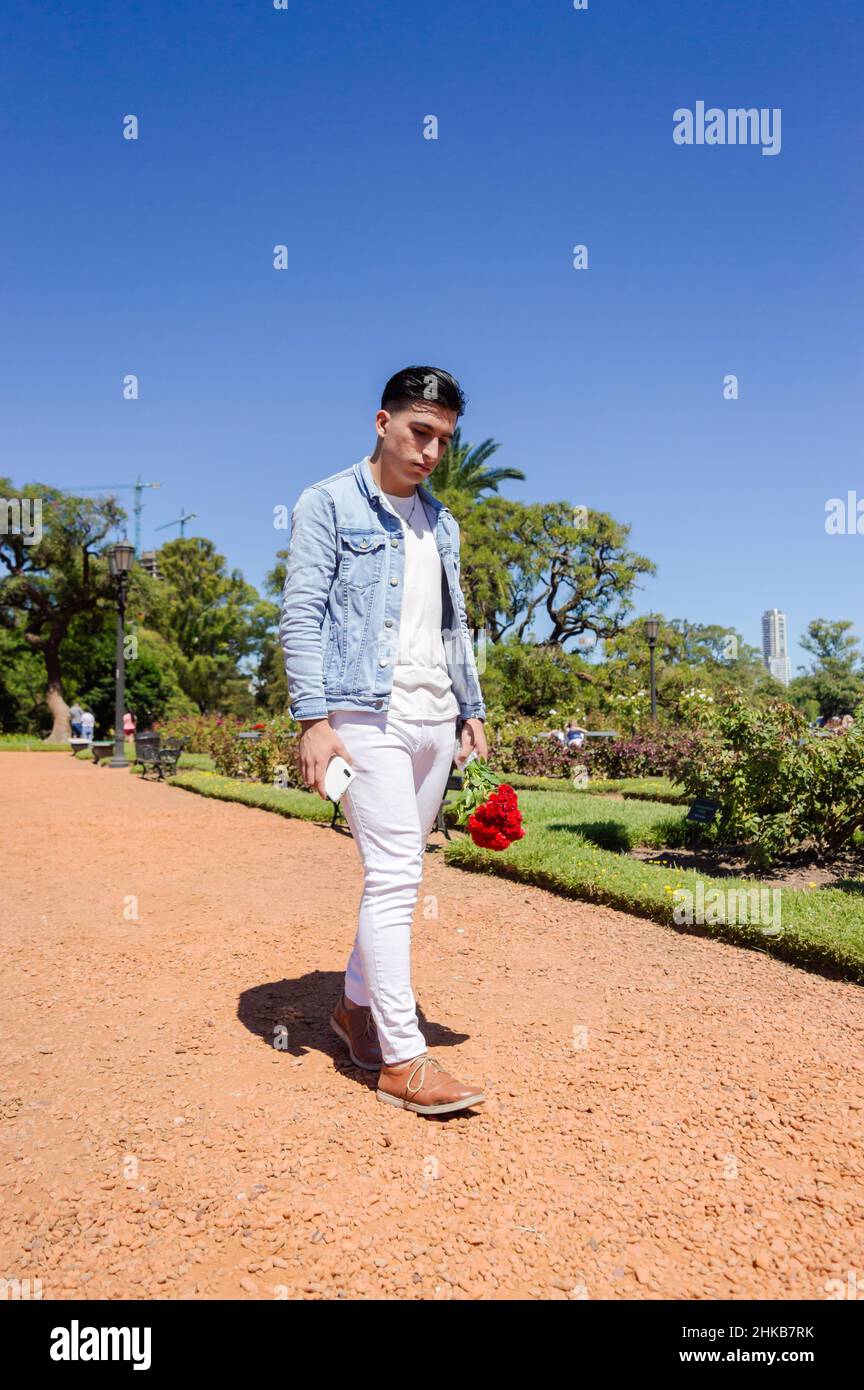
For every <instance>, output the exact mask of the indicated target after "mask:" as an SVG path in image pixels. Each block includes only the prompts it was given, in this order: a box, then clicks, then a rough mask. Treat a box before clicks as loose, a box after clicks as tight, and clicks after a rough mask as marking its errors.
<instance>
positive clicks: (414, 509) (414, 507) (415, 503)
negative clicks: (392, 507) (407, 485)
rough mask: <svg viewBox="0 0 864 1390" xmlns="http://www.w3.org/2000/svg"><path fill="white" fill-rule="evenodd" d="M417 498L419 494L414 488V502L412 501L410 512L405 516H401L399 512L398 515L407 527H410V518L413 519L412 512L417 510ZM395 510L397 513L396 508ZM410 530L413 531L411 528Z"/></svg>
mask: <svg viewBox="0 0 864 1390" xmlns="http://www.w3.org/2000/svg"><path fill="white" fill-rule="evenodd" d="M419 497H420V494H419V492H418V491H417V489H416V488H415V489H414V501H413V502H412V504H411V510H410V512H409V513H408V515H407V516H402V513H401V512H399V515H400V516H402V520H403V521H405V522H407V524H408V525H409V526H410V525H411V518H412V517H413V515H414V512H415V511H416V509H417V501H418V499H419ZM396 510H397V511H399V508H398V507H397V508H396ZM412 530H413V527H412Z"/></svg>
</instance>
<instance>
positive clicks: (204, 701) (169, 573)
mask: <svg viewBox="0 0 864 1390" xmlns="http://www.w3.org/2000/svg"><path fill="white" fill-rule="evenodd" d="M157 564H158V569H159V574H160V575H161V576H162V577H161V579H160V580H158V581H155V582H156V583H158V584H159V585H160V601H159V605H158V613H157V614H156V615H154V619H153V620H152V621H153V626H154V627H155V628H156V630H157V631H158V632H161V633H162V635H163V637H165V638H166V639H167V640H169V641H170V642H171V643H172V644H173V645H174V646H175V647H176V648H177V657H176V669H177V676H178V680H179V682H180V687H181V689H182V690H183V691H184V692H185V693H186V695H188V697H189V698H190V699H191V700H193V701H194V703H195V704H196V705H197V706H198V709H199V710H200V711H201V713H202V714H206V713H208V712H210V711H212V710H217V709H226V708H228V707H229V706H230V705H231V704H234V705H237V704H238V703H239V704H240V705H241V706H242V705H244V704H248V706H249V708H250V709H251V705H252V697H251V694H250V692H249V686H250V683H251V670H249V669H248V663H249V661H250V659H251V658H253V657H255V656H256V655H257V654H258V653H260V651H261V648H262V646H263V644H264V642H265V640H266V637H267V633H268V631H269V630H270V629H272V627H273V625H274V623H275V621H276V618H277V611H276V608H275V606H274V605H273V604H272V603H266V602H265V601H264V600H262V599H261V598H259V596H258V594H257V592H256V590H255V589H254V588H253V587H252V585H251V584H247V582H246V580H245V579H244V578H243V576H242V574H241V573H240V571H239V570H232V571H231V572H230V573H228V572H227V571H226V569H225V558H224V556H222V555H220V554H219V553H218V551H217V550H216V547H215V545H214V544H213V542H212V541H210V540H206V539H204V538H203V537H189V538H182V539H177V540H173V541H168V543H167V544H166V545H164V546H163V547H162V549H161V550H160V551H159V555H158V561H157ZM244 666H246V667H247V669H246V671H245V672H244V670H243V667H244ZM245 712H246V711H245V710H244V713H245Z"/></svg>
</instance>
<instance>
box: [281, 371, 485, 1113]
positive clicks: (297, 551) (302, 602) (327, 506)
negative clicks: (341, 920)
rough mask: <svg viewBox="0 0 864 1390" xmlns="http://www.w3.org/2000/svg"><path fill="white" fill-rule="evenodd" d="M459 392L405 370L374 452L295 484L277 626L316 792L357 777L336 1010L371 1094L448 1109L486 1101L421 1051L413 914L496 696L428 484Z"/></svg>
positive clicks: (432, 376) (346, 802)
mask: <svg viewBox="0 0 864 1390" xmlns="http://www.w3.org/2000/svg"><path fill="white" fill-rule="evenodd" d="M464 408H465V397H464V396H463V394H462V391H461V389H460V387H459V385H458V383H457V382H456V381H455V380H454V379H453V377H452V376H450V375H449V373H447V372H444V371H441V370H439V369H438V368H435V367H407V368H405V370H404V371H401V372H397V373H396V375H395V376H393V377H391V379H390V380H389V381H388V383H387V385H386V386H385V388H384V391H383V394H382V397H381V408H380V410H379V411H378V413H377V415H376V416H375V430H376V433H377V436H378V439H377V443H376V445H375V451H374V453H372V454H367V455H366V456H365V457H364V458H363V459H361V460H360V462H359V463H355V464H354V465H353V466H352V467H350V468H344V469H342V471H341V472H339V473H334V474H332V475H331V476H330V477H328V478H324V479H323V480H322V481H321V482H318V483H313V484H311V485H310V486H309V487H307V488H305V489H304V490H303V492H302V493H301V495H300V497H299V499H298V501H297V504H296V506H295V507H294V510H293V512H292V517H291V540H290V544H289V550H288V563H287V567H286V569H287V573H286V577H285V588H284V593H283V600H282V616H281V621H280V626H279V633H280V639H281V642H282V649H283V652H284V655H285V670H286V673H287V677H288V690H289V695H290V697H291V706H290V709H291V714H292V717H293V718H295V719H297V720H298V721H299V722H300V725H301V730H302V732H301V735H300V760H301V766H302V770H303V778H304V781H305V782H306V784H307V786H310V787H315V788H316V789H317V791H318V793H319V795H320V796H322V797H323V796H325V791H324V775H325V772H326V770H327V765H328V763H329V762H330V759H331V758H332V757H334V756H335V755H336V754H339V755H341V756H342V757H343V758H345V760H346V761H347V762H348V763H350V764H351V766H352V767H353V769H354V772H355V773H356V777H355V779H354V781H353V782H352V783H351V786H350V787H349V788H348V790H347V791H346V792H344V793H343V796H342V800H341V805H342V807H343V809H344V811H345V816H346V819H347V821H348V824H349V826H350V828H351V832H352V834H353V837H354V842H355V844H356V845H357V849H358V852H359V855H360V858H361V861H362V864H363V869H364V886H363V896H362V898H361V901H360V911H359V918H358V924H357V935H356V939H355V942H354V949H353V951H352V953H351V958H350V960H349V961H348V967H347V970H346V972H345V986H344V991H343V993H342V995H341V997H340V1000H339V1002H338V1004H337V1005H336V1008H335V1009H334V1011H333V1014H332V1017H331V1019H330V1024H331V1027H332V1028H333V1030H334V1032H336V1033H337V1034H338V1035H339V1037H340V1038H342V1040H343V1041H344V1042H345V1043H347V1045H348V1050H349V1053H350V1056H351V1059H352V1061H353V1062H355V1063H356V1065H357V1066H361V1067H365V1068H367V1069H368V1070H370V1071H378V1073H379V1076H378V1091H377V1095H378V1099H379V1100H382V1101H385V1102H388V1103H389V1104H392V1105H396V1106H400V1107H404V1108H405V1109H408V1110H415V1111H417V1112H418V1113H419V1114H424V1115H433V1114H444V1113H446V1112H449V1111H453V1110H465V1109H467V1108H469V1107H470V1106H474V1105H479V1104H480V1103H481V1102H482V1101H484V1100H485V1099H486V1097H485V1095H484V1094H483V1092H482V1091H481V1090H480V1089H479V1088H478V1087H476V1086H471V1085H464V1084H463V1083H462V1082H460V1081H457V1080H456V1078H455V1077H453V1076H451V1075H450V1074H449V1073H448V1072H446V1071H444V1069H443V1068H442V1066H441V1064H440V1063H439V1062H438V1061H437V1060H436V1058H434V1057H432V1056H431V1055H430V1054H429V1053H428V1052H427V1050H426V1044H425V1041H424V1038H423V1034H422V1033H421V1032H420V1029H419V1026H418V1021H417V1009H416V1004H415V1000H414V994H413V991H412V988H411V918H412V914H413V911H414V906H415V903H416V901H417V894H418V890H419V887H420V881H421V878H422V874H423V854H424V851H425V847H426V840H427V838H428V835H429V832H430V830H431V828H432V825H433V824H434V822H435V817H436V815H437V812H438V808H439V806H440V804H441V800H442V798H443V795H444V790H445V787H446V783H447V778H448V776H449V773H450V767H451V764H452V762H453V758H454V753H456V750H457V738H458V745H459V747H458V753H456V762H457V764H458V765H460V766H461V765H462V764H463V763H464V761H465V759H466V758H467V757H468V756H469V754H470V753H471V752H472V751H474V750H476V752H477V753H478V755H479V756H480V757H485V756H486V752H487V749H486V738H485V734H484V729H483V721H484V719H485V717H486V707H485V704H484V702H483V696H482V694H481V691H480V682H479V679H478V675H477V666H476V662H475V660H474V652H473V647H472V643H471V637H470V634H469V632H468V627H467V623H466V617H465V600H464V598H463V595H462V590H461V587H460V584H459V563H460V557H459V526H458V524H457V522H456V519H455V517H454V516H453V514H452V512H451V511H449V509H448V508H447V507H445V506H444V505H443V504H442V503H441V502H440V501H438V499H437V498H436V497H434V496H433V495H432V493H431V492H429V491H428V489H427V488H425V487H424V486H423V481H424V479H426V478H428V477H429V475H430V474H431V473H432V472H433V470H434V468H435V467H436V465H437V464H438V463H439V461H440V459H441V456H442V454H443V453H444V451H445V449H446V448H447V446H448V444H449V443H450V440H451V439H452V437H453V432H454V430H455V427H456V422H457V420H458V417H459V416H460V415H461V414H462V413H463V411H464Z"/></svg>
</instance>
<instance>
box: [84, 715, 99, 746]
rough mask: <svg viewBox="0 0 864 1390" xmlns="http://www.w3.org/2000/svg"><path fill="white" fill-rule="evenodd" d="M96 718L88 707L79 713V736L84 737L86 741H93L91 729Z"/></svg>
mask: <svg viewBox="0 0 864 1390" xmlns="http://www.w3.org/2000/svg"><path fill="white" fill-rule="evenodd" d="M95 724H96V720H95V719H94V717H93V714H92V713H91V711H90V710H89V709H85V710H84V712H83V714H82V715H81V737H82V738H86V740H87V742H88V743H92V742H93V729H94V727H95Z"/></svg>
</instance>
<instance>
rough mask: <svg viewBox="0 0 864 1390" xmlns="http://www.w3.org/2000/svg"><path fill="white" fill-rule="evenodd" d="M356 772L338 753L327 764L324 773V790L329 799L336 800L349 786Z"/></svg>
mask: <svg viewBox="0 0 864 1390" xmlns="http://www.w3.org/2000/svg"><path fill="white" fill-rule="evenodd" d="M356 776H357V773H356V772H355V771H354V769H353V768H352V767H349V766H348V764H347V763H346V761H345V759H344V758H340V757H339V755H338V753H337V754H336V755H335V756H334V757H332V758H331V759H330V761H329V763H328V764H327V771H326V772H325V774H324V790H325V792H326V793H327V795H328V796H329V798H330V800H331V801H338V800H339V798H340V796H341V795H342V793H343V792H344V790H345V788H346V787H350V785H351V783H352V782H353V781H354V778H355V777H356Z"/></svg>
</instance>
